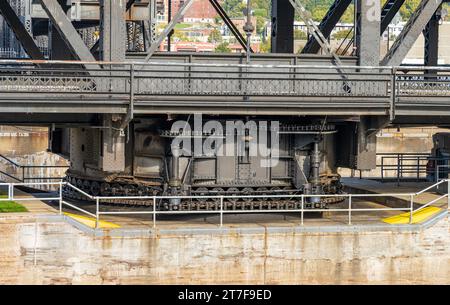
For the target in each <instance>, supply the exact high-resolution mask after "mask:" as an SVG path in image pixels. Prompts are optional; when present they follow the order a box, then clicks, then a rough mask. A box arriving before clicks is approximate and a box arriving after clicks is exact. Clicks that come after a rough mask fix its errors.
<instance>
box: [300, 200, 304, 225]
mask: <svg viewBox="0 0 450 305" xmlns="http://www.w3.org/2000/svg"><path fill="white" fill-rule="evenodd" d="M304 205H305V196H304V195H303V194H302V210H301V218H300V219H301V225H302V226H303V213H304V212H305V211H304V210H303V208H304Z"/></svg>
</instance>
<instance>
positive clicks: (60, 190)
mask: <svg viewBox="0 0 450 305" xmlns="http://www.w3.org/2000/svg"><path fill="white" fill-rule="evenodd" d="M62 186H63V183H62V182H60V183H59V215H62Z"/></svg>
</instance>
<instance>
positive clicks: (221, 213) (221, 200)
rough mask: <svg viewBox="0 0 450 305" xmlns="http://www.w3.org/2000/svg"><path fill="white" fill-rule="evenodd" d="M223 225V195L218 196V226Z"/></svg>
mask: <svg viewBox="0 0 450 305" xmlns="http://www.w3.org/2000/svg"><path fill="white" fill-rule="evenodd" d="M222 226H223V196H220V227H222Z"/></svg>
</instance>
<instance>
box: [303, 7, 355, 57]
mask: <svg viewBox="0 0 450 305" xmlns="http://www.w3.org/2000/svg"><path fill="white" fill-rule="evenodd" d="M350 3H352V0H335V1H334V3H333V5H332V6H331V7H330V9H329V10H328V12H327V13H326V15H325V16H324V17H323V19H322V21H321V22H320V24H319V29H320V31H321V32H322V34H323V36H324V37H325V38H328V37H330V34H331V32H332V31H333V29H334V27H335V26H336V24H337V23H338V22H339V20H340V19H341V17H342V15H344V13H345V11H346V10H347V8H348V6H349V5H350ZM319 50H320V44H319V42H318V41H317V39H316V38H315V37H314V36H312V35H311V37H309V39H308V42H307V43H306V45H305V47H304V48H303V50H302V53H313V54H315V53H317V52H319Z"/></svg>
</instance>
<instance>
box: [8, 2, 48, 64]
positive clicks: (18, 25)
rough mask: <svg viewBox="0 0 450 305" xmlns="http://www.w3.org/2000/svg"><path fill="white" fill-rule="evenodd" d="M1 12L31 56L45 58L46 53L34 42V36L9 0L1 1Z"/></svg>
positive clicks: (38, 58)
mask: <svg viewBox="0 0 450 305" xmlns="http://www.w3.org/2000/svg"><path fill="white" fill-rule="evenodd" d="M0 13H1V14H2V15H3V17H4V18H5V21H6V22H7V23H8V26H9V27H10V29H11V30H12V31H13V32H14V35H15V36H16V38H17V40H18V41H19V42H20V43H21V45H22V47H23V49H24V50H25V52H26V53H27V54H28V56H30V58H32V59H37V60H40V59H44V55H42V53H41V51H40V50H39V47H38V46H37V45H36V43H35V42H34V40H33V37H32V36H31V35H30V33H29V32H28V31H27V29H26V28H25V26H24V25H23V23H22V22H21V21H20V19H19V17H17V15H16V13H15V12H14V10H13V8H12V7H11V5H10V4H9V2H8V1H0Z"/></svg>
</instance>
